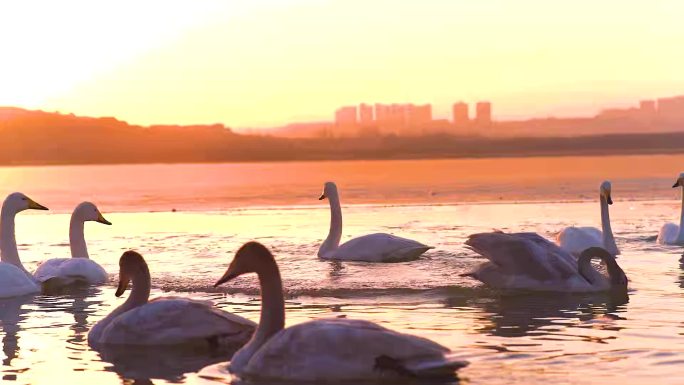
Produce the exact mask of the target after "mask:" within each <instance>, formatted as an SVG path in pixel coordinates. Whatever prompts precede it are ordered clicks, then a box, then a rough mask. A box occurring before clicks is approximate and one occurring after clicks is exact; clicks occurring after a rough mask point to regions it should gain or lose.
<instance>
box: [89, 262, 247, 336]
mask: <svg viewBox="0 0 684 385" xmlns="http://www.w3.org/2000/svg"><path fill="white" fill-rule="evenodd" d="M119 267H120V270H119V286H118V288H117V290H116V296H117V297H120V296H121V295H122V294H123V293H124V291H125V290H126V288H127V287H128V283H129V281H130V280H132V281H133V290H131V294H130V295H129V296H128V299H127V300H126V302H124V303H123V304H122V305H121V306H119V307H117V308H116V309H114V310H113V311H112V312H111V313H110V314H109V315H108V316H106V317H105V318H103V319H101V320H100V321H98V322H97V323H96V324H95V325H94V326H93V327H92V329H90V332H89V333H88V343H89V344H90V345H92V346H99V345H108V344H112V345H114V344H116V345H191V346H198V347H219V346H230V347H237V346H242V345H244V344H245V343H246V342H247V341H248V340H249V339H250V338H251V336H252V333H253V332H254V329H255V328H256V324H255V323H254V322H252V321H250V320H248V319H245V318H242V317H240V316H237V315H234V314H231V313H228V312H226V311H223V310H219V309H216V308H215V307H213V306H212V304H211V302H209V301H195V300H192V299H186V298H180V297H160V298H155V299H153V300H151V301H148V299H149V296H150V286H151V282H150V281H151V279H150V270H149V269H148V267H147V263H145V260H144V259H143V257H142V256H141V255H140V254H138V253H137V252H135V251H126V252H125V253H123V255H122V256H121V259H120V260H119Z"/></svg>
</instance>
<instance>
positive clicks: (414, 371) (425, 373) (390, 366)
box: [374, 355, 468, 378]
mask: <svg viewBox="0 0 684 385" xmlns="http://www.w3.org/2000/svg"><path fill="white" fill-rule="evenodd" d="M466 366H468V361H464V360H459V359H457V358H455V357H449V356H445V357H440V358H437V359H435V358H432V359H421V360H408V361H405V360H399V359H396V358H393V357H390V356H387V355H381V356H378V357H376V358H375V366H374V368H375V369H376V370H382V371H391V372H394V373H396V374H398V375H400V376H403V377H412V378H455V377H456V372H457V371H458V370H459V369H461V368H463V367H466Z"/></svg>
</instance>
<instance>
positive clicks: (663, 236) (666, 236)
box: [656, 223, 679, 245]
mask: <svg viewBox="0 0 684 385" xmlns="http://www.w3.org/2000/svg"><path fill="white" fill-rule="evenodd" d="M677 235H679V226H678V225H676V224H674V223H666V224H664V225H663V227H661V228H660V232H659V233H658V238H657V239H656V241H657V242H658V243H659V244H661V245H672V244H674V243H675V242H676V241H677Z"/></svg>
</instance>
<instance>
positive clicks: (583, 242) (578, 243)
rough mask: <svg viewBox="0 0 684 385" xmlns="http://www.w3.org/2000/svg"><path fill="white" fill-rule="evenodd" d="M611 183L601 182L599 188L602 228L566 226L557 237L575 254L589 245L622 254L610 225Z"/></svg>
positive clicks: (558, 241)
mask: <svg viewBox="0 0 684 385" xmlns="http://www.w3.org/2000/svg"><path fill="white" fill-rule="evenodd" d="M610 190H611V185H610V182H609V181H605V182H603V183H601V187H600V188H599V202H600V205H601V228H602V230H599V229H597V228H595V227H574V226H571V227H566V228H565V229H563V230H562V231H561V232H560V233H559V234H558V237H557V239H556V243H558V245H559V246H560V247H562V248H563V249H565V250H567V251H569V252H570V254H572V255H574V256H579V255H580V254H581V253H582V251H584V250H586V249H588V248H589V247H601V248H603V249H606V250H607V251H608V252H609V253H611V254H612V255H620V250H619V249H618V247H617V245H616V244H615V237H613V230H612V229H611V227H610V214H609V212H608V205H612V204H613V199H612V198H611V194H610Z"/></svg>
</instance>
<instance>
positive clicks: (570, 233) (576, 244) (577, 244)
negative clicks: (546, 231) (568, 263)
mask: <svg viewBox="0 0 684 385" xmlns="http://www.w3.org/2000/svg"><path fill="white" fill-rule="evenodd" d="M557 241H558V245H559V246H560V247H561V248H563V249H564V250H566V251H568V252H569V253H570V254H572V255H574V256H579V255H580V254H581V253H582V252H583V251H584V250H586V249H588V248H589V247H605V246H604V245H603V234H602V233H601V230H599V229H597V228H595V227H566V228H565V229H563V231H561V232H560V234H558V238H557Z"/></svg>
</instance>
